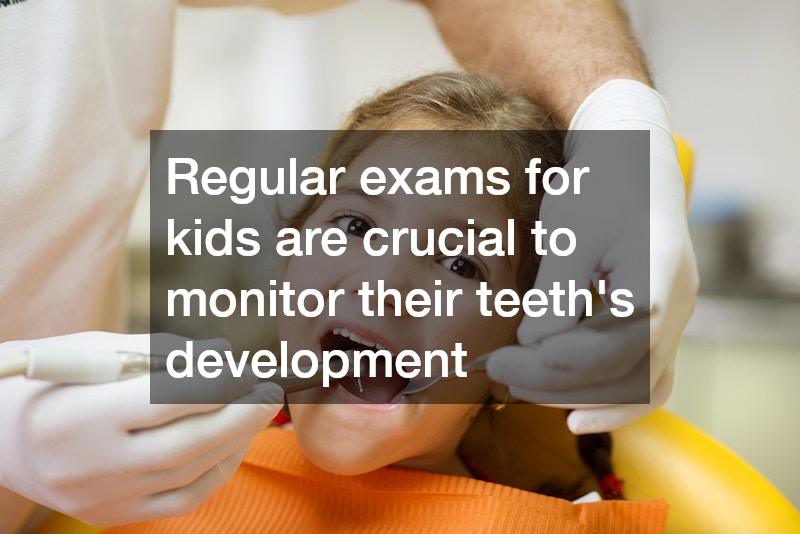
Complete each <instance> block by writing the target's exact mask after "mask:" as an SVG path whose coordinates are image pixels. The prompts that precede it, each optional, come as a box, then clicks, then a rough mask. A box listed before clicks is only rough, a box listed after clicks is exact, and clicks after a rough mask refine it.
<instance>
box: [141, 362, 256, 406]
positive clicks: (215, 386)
mask: <svg viewBox="0 0 800 534" xmlns="http://www.w3.org/2000/svg"><path fill="white" fill-rule="evenodd" d="M257 383H258V377H257V376H256V375H255V374H254V373H253V371H252V369H251V368H250V366H249V365H248V366H245V367H244V369H243V371H242V373H241V376H240V377H236V376H234V375H233V374H232V372H231V370H230V368H228V367H227V366H224V367H223V368H222V369H221V373H220V375H219V376H217V377H215V378H206V377H203V376H192V377H183V378H175V377H173V376H171V375H170V374H169V373H168V372H166V371H162V372H158V373H151V375H150V391H149V399H150V402H151V403H153V404H209V405H214V404H230V403H231V402H234V401H235V400H236V399H238V398H241V397H242V396H244V395H246V394H247V393H248V392H249V391H250V390H251V389H252V387H253V386H254V385H255V384H257Z"/></svg>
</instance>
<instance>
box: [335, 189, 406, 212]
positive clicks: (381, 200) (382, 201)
mask: <svg viewBox="0 0 800 534" xmlns="http://www.w3.org/2000/svg"><path fill="white" fill-rule="evenodd" d="M347 195H350V196H357V197H360V198H363V199H364V200H366V201H367V202H370V203H374V204H379V205H380V207H381V208H383V209H385V210H387V211H388V210H391V209H393V208H394V205H393V204H392V203H391V202H390V201H389V200H387V199H386V198H385V197H384V195H383V194H380V195H368V194H366V193H365V192H364V191H362V190H361V188H360V187H355V186H347V187H345V188H344V189H339V190H337V191H336V194H335V195H332V196H347Z"/></svg>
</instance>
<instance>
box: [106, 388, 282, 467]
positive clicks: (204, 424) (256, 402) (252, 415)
mask: <svg viewBox="0 0 800 534" xmlns="http://www.w3.org/2000/svg"><path fill="white" fill-rule="evenodd" d="M242 400H243V401H245V402H244V403H241V404H230V405H227V406H225V407H223V408H220V409H218V410H215V411H212V412H207V413H202V414H196V415H193V416H190V417H184V418H182V419H179V420H176V421H174V422H172V423H170V424H166V425H163V426H160V427H157V428H150V429H147V430H141V431H138V432H134V433H132V434H131V439H129V440H126V442H125V447H124V450H123V451H119V452H120V454H124V456H123V458H128V461H127V464H126V467H125V470H127V471H134V472H137V471H156V470H164V469H169V468H172V467H175V466H177V465H182V464H185V463H188V462H190V461H191V460H194V459H195V458H198V457H200V456H202V455H203V454H205V453H206V452H208V451H210V450H212V449H214V448H216V447H219V446H220V445H222V444H224V443H226V442H228V441H230V440H235V439H237V438H238V437H240V436H248V437H252V436H254V435H255V434H256V433H257V432H258V431H259V430H261V429H262V428H263V427H264V426H266V425H267V424H268V423H269V422H270V420H272V418H273V417H275V415H276V414H277V413H278V411H279V410H280V409H281V408H282V407H283V390H282V389H281V388H280V387H279V386H277V385H276V384H272V383H269V382H267V383H263V384H258V385H257V386H256V387H254V388H253V391H252V392H250V393H248V395H246V396H245V398H243V399H242Z"/></svg>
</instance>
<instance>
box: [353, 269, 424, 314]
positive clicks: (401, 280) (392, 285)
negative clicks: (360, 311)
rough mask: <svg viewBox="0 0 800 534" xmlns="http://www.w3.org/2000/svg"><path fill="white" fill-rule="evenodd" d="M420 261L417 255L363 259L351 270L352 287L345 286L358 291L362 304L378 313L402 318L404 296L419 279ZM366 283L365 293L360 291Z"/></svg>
mask: <svg viewBox="0 0 800 534" xmlns="http://www.w3.org/2000/svg"><path fill="white" fill-rule="evenodd" d="M420 264H421V261H420V258H416V257H413V256H406V255H400V256H392V255H390V254H387V255H384V256H378V257H368V258H364V259H363V261H362V262H361V263H360V265H359V268H358V269H357V270H356V271H355V272H353V273H352V275H353V276H351V277H350V279H349V281H348V283H349V285H350V286H351V287H348V288H347V289H348V290H349V291H350V292H352V293H353V294H357V295H358V297H359V298H360V299H361V300H362V305H365V304H367V305H368V306H369V308H368V309H370V310H372V311H373V312H376V314H377V315H382V316H394V317H405V316H406V315H407V314H406V311H405V306H404V301H405V298H406V296H407V295H408V293H409V292H410V291H411V290H412V289H414V288H417V287H419V284H420V282H421V274H420V273H419V268H420ZM365 282H366V283H367V284H368V291H367V292H366V293H364V292H363V291H362V290H363V289H365V286H364V283H365ZM359 291H361V293H359ZM381 311H382V312H383V313H380V312H381Z"/></svg>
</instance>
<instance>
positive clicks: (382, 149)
mask: <svg viewBox="0 0 800 534" xmlns="http://www.w3.org/2000/svg"><path fill="white" fill-rule="evenodd" d="M399 144H400V143H399V142H398V141H397V140H394V141H392V142H391V145H390V144H389V143H387V142H380V141H378V142H376V143H373V145H371V146H370V147H369V148H367V150H365V151H364V152H363V153H362V154H361V155H360V156H359V157H358V158H356V159H355V161H353V163H352V164H351V165H349V166H348V172H347V174H346V175H345V176H343V177H341V178H340V179H339V181H338V183H337V191H338V192H337V194H336V195H332V196H330V197H327V199H326V200H325V201H324V202H323V203H322V204H321V205H320V206H319V207H318V208H317V210H316V211H315V212H313V213H312V214H311V216H310V217H309V219H308V221H307V222H306V224H305V226H304V228H323V229H325V228H331V227H339V228H341V229H342V230H343V231H344V232H345V233H346V234H348V245H347V251H346V252H345V253H344V254H343V255H341V256H339V257H329V256H326V255H324V254H322V253H319V254H315V255H314V256H311V257H308V256H302V257H292V258H291V259H290V260H289V261H288V262H287V263H286V265H285V271H284V280H285V281H288V282H290V283H291V284H292V287H293V288H295V289H298V290H299V289H305V288H315V289H317V290H319V291H320V292H322V294H325V295H327V294H328V291H329V290H336V289H343V290H344V294H343V295H342V296H340V297H339V298H338V299H337V301H336V317H328V316H327V315H325V314H323V315H321V316H320V317H317V318H306V317H302V316H294V317H281V318H280V320H279V332H280V337H281V339H282V340H285V341H286V342H287V344H288V348H289V353H290V354H291V353H294V352H295V351H297V350H300V349H311V350H314V351H315V352H316V353H317V354H321V352H322V351H323V350H330V349H332V348H342V345H341V344H342V343H347V342H350V343H352V342H351V341H348V340H347V339H346V338H342V337H341V336H336V335H335V334H334V333H333V329H334V328H346V329H347V330H349V331H350V332H353V333H355V334H357V336H359V337H360V338H361V340H362V341H364V340H366V341H367V342H369V343H370V344H375V343H380V344H381V345H384V346H386V347H387V348H389V349H390V350H391V352H392V353H393V354H396V353H397V352H399V351H400V350H403V349H412V350H414V351H416V352H417V353H418V354H420V356H422V355H423V354H424V351H425V350H426V349H427V350H432V349H442V350H445V351H448V352H449V351H451V350H453V348H454V346H455V344H456V343H458V342H460V343H462V344H463V348H464V349H465V350H466V351H467V352H468V357H467V359H466V360H465V361H471V360H472V359H474V358H476V357H478V356H481V355H483V354H485V353H487V352H489V351H491V350H494V349H496V348H499V347H501V346H504V345H507V344H510V343H513V342H514V341H515V339H516V337H515V332H516V328H517V326H518V323H519V320H518V319H517V318H502V317H499V316H496V315H495V316H492V317H483V316H482V315H481V313H480V307H479V300H478V297H477V296H476V295H475V290H476V289H477V288H478V287H479V284H480V282H481V281H482V280H485V281H486V282H488V283H489V286H490V287H491V288H492V289H493V290H494V291H498V290H500V289H503V288H512V289H516V284H515V281H516V271H517V260H516V258H515V257H513V256H512V257H508V256H506V257H497V256H494V257H467V256H459V257H440V256H425V257H416V256H413V255H412V254H411V253H410V251H409V242H408V238H407V237H406V238H405V241H403V243H404V246H403V247H402V252H401V254H400V255H399V256H393V255H391V254H387V255H385V256H382V257H372V256H369V255H368V254H367V253H366V252H365V251H364V247H363V244H362V241H361V239H362V238H361V237H360V234H362V235H363V232H364V231H366V230H367V229H369V228H371V227H380V228H383V229H384V230H386V231H388V232H389V234H390V235H391V232H392V229H395V228H416V229H418V230H419V231H420V235H422V236H425V235H427V229H428V228H434V229H437V235H438V231H439V230H441V229H444V228H448V227H459V226H465V225H466V223H467V219H470V218H472V219H475V227H483V228H498V229H505V228H506V226H507V220H508V219H511V218H513V215H512V214H511V213H510V212H509V209H508V208H507V206H506V203H505V202H504V199H503V197H494V196H491V195H482V196H481V195H476V194H468V195H448V196H420V195H405V194H395V195H385V194H384V195H381V196H365V195H363V194H360V186H359V177H360V176H361V172H362V171H363V170H364V169H366V168H367V167H370V166H373V165H374V166H378V167H381V168H384V169H385V168H388V167H392V166H393V167H399V168H404V167H418V166H422V164H421V163H420V162H424V165H426V166H436V167H439V168H440V169H442V168H444V167H453V166H467V164H466V163H467V162H464V161H463V157H462V161H458V160H457V158H456V156H455V155H454V154H453V153H452V150H447V149H446V148H445V147H442V146H430V145H428V146H427V147H419V146H414V147H413V149H409V148H408V146H397V145H399ZM409 150H413V154H414V156H415V158H416V159H414V160H411V159H410V158H409V157H408V156H409ZM408 183H409V185H411V186H412V187H413V185H414V183H415V179H414V178H413V177H409V179H408ZM456 243H457V241H455V240H451V241H448V245H453V244H456ZM378 280H383V281H384V286H385V287H386V288H393V289H398V290H399V291H400V292H401V294H404V293H406V292H407V291H409V290H411V289H414V288H420V289H425V290H426V291H427V292H428V293H429V294H433V291H434V290H435V289H441V290H443V291H446V290H448V289H461V290H462V291H463V294H462V295H461V296H459V297H457V298H456V300H455V306H454V314H453V317H435V316H433V314H432V313H430V314H429V315H428V316H426V317H424V318H414V317H411V316H408V315H403V316H400V317H395V315H394V308H393V307H392V306H387V307H386V313H385V316H383V317H377V316H373V317H367V316H365V315H364V314H363V313H362V311H361V297H360V296H359V295H357V294H356V291H357V290H359V289H360V288H361V286H362V283H363V282H370V286H371V288H375V287H376V285H377V281H378ZM437 280H439V281H441V286H434V282H435V281H437ZM371 304H372V308H373V310H374V308H375V302H374V297H373V301H372V303H371ZM362 348H363V347H362ZM451 367H452V365H451ZM362 380H364V379H362ZM365 380H367V381H369V380H373V379H369V378H367V379H365ZM370 385H372V384H367V385H366V387H365V389H367V390H370V389H371V388H370ZM385 386H386V388H388V389H389V391H390V393H389V396H390V397H391V396H393V397H394V398H393V399H392V401H390V402H388V403H386V401H385V400H380V401H379V402H381V404H379V403H375V402H370V400H369V399H361V398H359V397H358V396H356V395H354V394H353V393H357V392H355V391H354V390H353V387H352V385H349V386H348V387H345V386H344V385H333V386H331V387H329V388H318V389H315V390H310V391H306V392H301V393H297V394H294V395H290V396H289V403H290V405H291V406H290V407H291V414H292V421H293V423H294V427H295V430H296V434H297V439H298V441H299V443H300V445H301V448H302V449H303V452H304V453H305V454H306V456H308V458H309V459H310V460H311V461H312V462H313V463H315V464H316V465H317V466H319V467H321V468H322V469H325V470H327V471H330V472H334V473H338V474H346V475H354V474H361V473H365V472H368V471H372V470H374V469H377V468H380V467H383V466H386V465H392V464H394V465H400V466H405V467H411V468H416V469H422V470H427V471H433V472H442V473H451V474H464V473H463V472H462V471H463V465H461V464H460V462H459V460H458V459H457V457H456V454H455V450H456V447H457V445H458V443H459V441H460V440H461V437H462V435H463V433H464V432H465V431H466V429H467V428H468V426H469V425H470V423H471V422H472V420H473V419H474V417H475V416H476V415H477V413H478V411H479V410H480V408H481V405H482V403H484V402H485V401H486V399H487V398H488V391H489V386H490V382H489V380H488V378H487V377H486V375H485V373H472V374H470V376H469V377H468V378H459V379H452V380H449V381H444V382H440V383H439V384H437V385H436V386H434V387H432V388H430V389H428V390H426V391H424V392H421V393H418V394H416V395H410V396H403V395H400V394H399V391H400V389H402V384H399V385H397V384H393V385H388V384H386V385H385ZM392 387H394V388H395V389H391V388H392ZM393 392H397V393H398V394H397V395H396V396H395V395H394V393H393ZM384 394H385V392H384ZM386 398H388V397H386ZM448 403H449V404H448Z"/></svg>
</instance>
